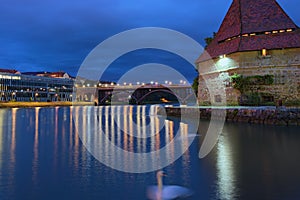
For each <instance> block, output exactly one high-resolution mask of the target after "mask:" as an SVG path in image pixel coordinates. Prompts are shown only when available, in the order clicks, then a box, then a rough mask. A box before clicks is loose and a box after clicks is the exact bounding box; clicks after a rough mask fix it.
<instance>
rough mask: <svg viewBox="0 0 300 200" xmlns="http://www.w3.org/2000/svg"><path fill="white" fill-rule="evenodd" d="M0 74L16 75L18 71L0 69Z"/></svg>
mask: <svg viewBox="0 0 300 200" xmlns="http://www.w3.org/2000/svg"><path fill="white" fill-rule="evenodd" d="M0 72H2V73H9V74H17V73H19V71H17V70H15V69H0Z"/></svg>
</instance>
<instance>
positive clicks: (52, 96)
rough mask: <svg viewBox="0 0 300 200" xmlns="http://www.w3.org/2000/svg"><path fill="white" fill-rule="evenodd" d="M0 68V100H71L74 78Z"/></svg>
mask: <svg viewBox="0 0 300 200" xmlns="http://www.w3.org/2000/svg"><path fill="white" fill-rule="evenodd" d="M11 72H12V71H11V70H8V71H7V70H3V69H2V70H0V100H1V101H72V92H73V84H74V80H73V79H71V78H63V77H62V78H52V77H46V76H34V75H25V74H20V73H11Z"/></svg>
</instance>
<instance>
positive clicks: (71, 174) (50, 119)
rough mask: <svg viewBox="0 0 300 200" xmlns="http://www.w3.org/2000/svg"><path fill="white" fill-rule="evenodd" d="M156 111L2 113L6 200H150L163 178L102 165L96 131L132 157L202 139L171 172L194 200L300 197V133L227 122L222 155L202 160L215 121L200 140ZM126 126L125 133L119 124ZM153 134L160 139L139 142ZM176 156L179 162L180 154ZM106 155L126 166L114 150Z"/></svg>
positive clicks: (0, 155) (169, 179)
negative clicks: (95, 151) (90, 145)
mask: <svg viewBox="0 0 300 200" xmlns="http://www.w3.org/2000/svg"><path fill="white" fill-rule="evenodd" d="M153 108H155V107H153V106H152V107H150V106H119V107H118V106H116V107H114V108H112V107H53V108H19V109H17V108H13V109H0V199H1V200H5V199H8V200H14V199H18V200H19V199H20V200H21V199H22V200H23V199H56V200H60V199H64V200H66V199H72V200H77V199H78V200H79V199H97V200H99V199H130V200H135V199H139V200H141V199H147V197H146V189H147V187H148V186H149V185H155V184H156V176H155V173H156V172H147V173H126V172H122V171H118V170H115V169H113V168H111V167H107V166H106V165H104V164H102V163H101V162H99V161H98V160H97V159H96V158H95V157H94V156H93V155H92V154H91V153H90V152H89V151H88V149H87V148H86V147H85V145H83V144H85V142H86V141H85V140H86V139H91V138H89V137H82V135H85V134H88V132H87V130H89V129H90V128H89V127H96V128H97V129H99V130H102V131H103V134H107V135H109V137H110V141H112V142H113V143H114V144H116V145H119V146H120V147H121V148H123V149H124V150H126V151H132V152H144V153H145V152H151V151H153V150H158V149H160V148H162V147H163V146H164V145H166V144H167V142H169V141H172V139H174V137H175V136H176V134H177V133H178V132H180V134H185V135H186V136H187V138H190V137H189V136H192V137H191V138H193V137H194V140H193V142H192V144H191V146H190V147H189V148H187V147H188V142H187V140H182V141H181V147H180V148H182V149H184V150H185V149H187V150H186V151H185V152H184V153H183V155H182V156H180V157H179V158H178V159H177V160H176V161H175V162H173V163H171V164H170V165H168V166H166V167H164V168H163V170H164V171H165V172H166V174H167V176H166V177H164V184H167V185H180V186H184V187H186V188H189V189H191V190H192V191H193V192H194V193H193V195H192V196H191V197H189V198H187V199H195V200H196V199H246V200H247V199H249V200H250V199H251V200H253V199H300V170H299V169H300V156H299V153H300V127H281V126H264V125H249V124H236V123H227V124H225V126H224V128H223V131H222V134H221V135H220V137H219V140H218V142H217V144H216V146H215V147H214V149H213V150H212V151H211V152H210V154H209V155H208V156H207V157H205V158H203V159H199V157H198V153H199V149H200V146H201V142H202V140H203V138H204V136H205V131H206V129H207V127H208V125H209V122H208V121H201V122H200V128H199V132H198V135H197V136H195V135H194V134H195V133H194V132H193V129H194V128H193V126H194V124H193V120H192V119H191V121H188V120H187V121H185V122H182V121H181V120H180V119H179V118H166V119H165V118H161V117H159V116H155V115H154V113H153ZM76 113H77V114H78V113H84V114H85V115H82V116H84V117H81V118H80V117H77V115H75V114H76ZM87 114H88V115H87ZM85 116H88V117H85ZM118 120H120V121H121V124H123V126H124V127H122V131H118V130H119V129H118V127H116V125H115V123H112V122H114V121H118ZM96 123H98V124H96ZM78 124H81V125H82V126H77V125H78ZM161 127H164V128H161ZM124 129H125V130H124ZM81 132H84V133H83V134H81ZM125 132H128V133H129V134H128V135H127V134H122V133H125ZM148 132H150V133H151V134H152V137H148V138H147V139H137V138H138V137H140V136H141V135H143V134H147V133H148ZM189 134H190V135H189ZM80 135H81V137H80ZM135 136H136V137H135ZM92 139H93V138H92ZM99 144H102V143H99ZM105 145H106V144H104V146H105ZM174 147H175V146H174ZM168 152H169V153H168V154H167V155H166V156H167V157H168V158H175V157H176V155H175V154H174V152H173V151H172V148H170V149H169V151H168ZM103 154H105V156H104V157H107V158H109V159H110V160H111V162H112V163H114V162H118V159H115V157H114V152H103ZM123 162H124V159H123ZM130 162H131V161H130V159H128V160H126V159H125V162H124V163H125V165H126V164H128V163H130Z"/></svg>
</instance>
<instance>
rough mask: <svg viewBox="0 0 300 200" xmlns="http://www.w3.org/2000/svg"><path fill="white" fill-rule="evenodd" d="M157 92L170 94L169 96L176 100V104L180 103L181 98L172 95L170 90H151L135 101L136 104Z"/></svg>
mask: <svg viewBox="0 0 300 200" xmlns="http://www.w3.org/2000/svg"><path fill="white" fill-rule="evenodd" d="M157 92H163V93H168V94H171V95H173V96H174V97H176V98H177V100H178V102H182V98H181V97H180V96H178V95H176V94H174V92H172V91H171V90H169V89H157V90H152V91H150V92H148V93H146V94H145V95H144V96H142V97H141V98H139V99H136V102H137V104H141V103H142V101H143V100H145V99H146V98H147V97H149V96H150V95H152V94H154V93H157ZM133 96H134V95H133Z"/></svg>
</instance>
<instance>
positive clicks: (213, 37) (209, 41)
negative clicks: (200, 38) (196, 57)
mask: <svg viewBox="0 0 300 200" xmlns="http://www.w3.org/2000/svg"><path fill="white" fill-rule="evenodd" d="M216 35H217V33H216V32H213V36H212V37H207V38H204V40H205V43H206V46H205V48H206V47H207V46H208V45H209V44H210V43H211V42H212V41H213V40H214V39H215V37H216Z"/></svg>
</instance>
